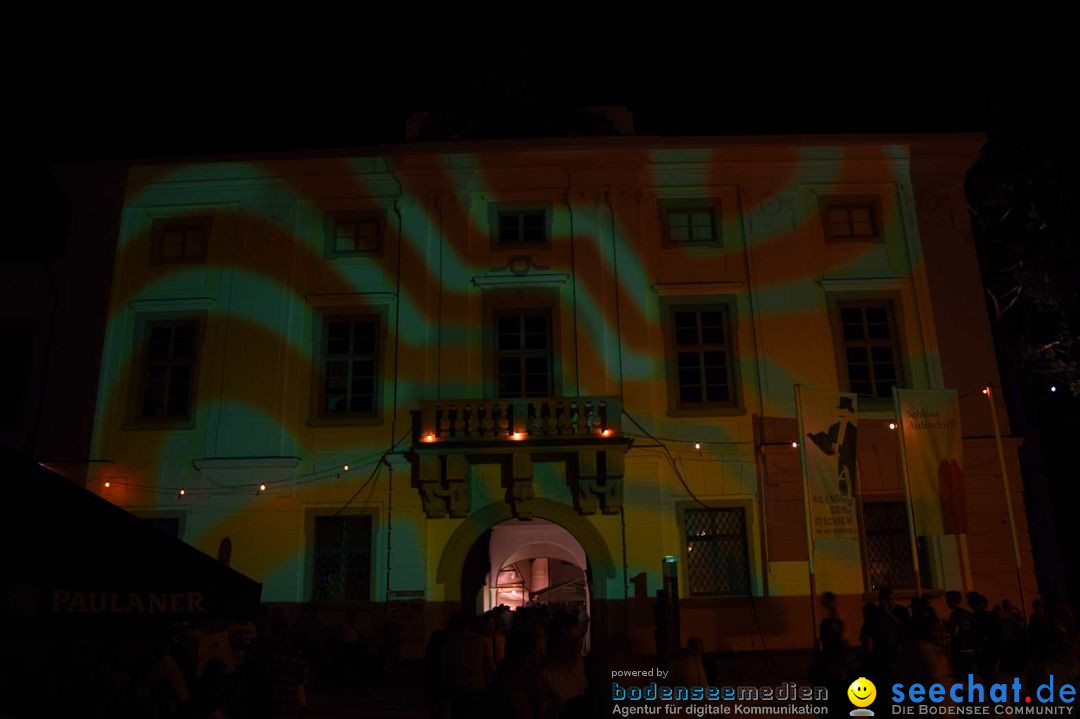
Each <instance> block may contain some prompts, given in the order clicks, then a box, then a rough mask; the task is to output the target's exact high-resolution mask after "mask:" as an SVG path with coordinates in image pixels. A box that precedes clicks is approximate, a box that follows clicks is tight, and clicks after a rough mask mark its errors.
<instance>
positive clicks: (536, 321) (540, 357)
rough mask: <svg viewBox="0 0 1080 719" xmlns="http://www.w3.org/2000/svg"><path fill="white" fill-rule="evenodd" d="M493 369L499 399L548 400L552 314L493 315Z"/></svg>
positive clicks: (531, 311)
mask: <svg viewBox="0 0 1080 719" xmlns="http://www.w3.org/2000/svg"><path fill="white" fill-rule="evenodd" d="M495 368H496V372H497V375H498V383H499V384H498V389H499V397H500V398H502V397H507V398H510V397H550V396H551V395H552V393H553V387H552V377H551V368H552V348H551V315H550V313H549V312H548V311H547V310H522V311H516V312H500V313H497V314H496V315H495Z"/></svg>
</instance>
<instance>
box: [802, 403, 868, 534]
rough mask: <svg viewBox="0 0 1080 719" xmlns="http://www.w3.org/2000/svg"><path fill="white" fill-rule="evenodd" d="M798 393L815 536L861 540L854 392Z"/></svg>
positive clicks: (804, 461)
mask: <svg viewBox="0 0 1080 719" xmlns="http://www.w3.org/2000/svg"><path fill="white" fill-rule="evenodd" d="M796 397H797V398H798V402H797V407H796V411H797V412H798V413H799V427H800V428H801V430H802V432H803V437H802V439H801V440H800V442H799V444H800V446H801V447H802V453H803V464H804V466H805V468H806V478H805V479H806V482H807V489H808V491H807V494H808V496H809V498H810V508H809V509H810V511H809V515H810V526H811V529H812V531H813V536H814V539H858V538H859V528H858V525H857V523H856V520H855V517H856V514H855V447H856V439H857V436H858V426H857V424H858V423H857V414H856V396H855V395H853V394H848V393H843V392H830V391H821V390H808V389H801V388H800V390H799V391H798V392H797V393H796Z"/></svg>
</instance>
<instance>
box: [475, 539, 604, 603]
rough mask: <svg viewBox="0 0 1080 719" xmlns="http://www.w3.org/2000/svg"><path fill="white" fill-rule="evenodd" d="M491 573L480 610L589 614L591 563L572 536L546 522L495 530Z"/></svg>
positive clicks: (491, 545)
mask: <svg viewBox="0 0 1080 719" xmlns="http://www.w3.org/2000/svg"><path fill="white" fill-rule="evenodd" d="M488 556H489V560H490V565H489V566H490V570H489V572H488V575H487V577H486V579H485V582H484V586H483V588H482V589H481V591H480V597H478V600H479V601H478V605H479V606H477V609H478V610H482V611H488V610H490V609H493V608H495V607H497V606H499V605H500V604H505V605H506V606H508V607H509V608H510V609H511V610H516V609H518V608H520V607H524V606H528V605H529V604H530V603H542V604H550V605H555V606H559V607H560V608H562V609H565V610H568V611H576V612H578V613H580V614H582V615H586V616H587V615H588V613H589V598H590V597H589V581H588V560H587V558H586V556H585V550H584V549H583V548H582V547H581V544H579V543H578V541H577V539H575V538H574V535H572V534H570V532H568V531H567V530H566V529H564V528H562V527H561V526H559V525H558V524H555V523H554V522H549V521H547V520H544V519H533V520H530V521H522V520H517V519H511V520H508V521H505V522H502V523H500V524H497V525H495V526H494V527H493V528H492V530H491V541H490V544H489V546H488Z"/></svg>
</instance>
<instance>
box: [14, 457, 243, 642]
mask: <svg viewBox="0 0 1080 719" xmlns="http://www.w3.org/2000/svg"><path fill="white" fill-rule="evenodd" d="M0 583H2V586H3V589H4V591H3V594H2V595H0V617H2V618H0V630H2V631H3V632H5V633H12V634H24V635H25V634H39V633H53V632H60V633H64V634H68V635H71V634H84V633H85V634H97V633H101V632H105V633H114V632H123V633H126V632H140V633H141V632H143V631H149V630H152V629H155V628H162V627H167V626H169V625H172V624H175V623H177V622H205V621H214V620H229V619H250V618H253V617H254V616H255V614H256V612H257V610H258V606H259V602H260V597H261V594H262V585H261V584H259V583H258V582H255V581H254V580H252V579H250V578H248V577H246V576H244V575H243V574H241V573H239V572H237V571H235V570H233V569H230V568H229V567H227V566H226V565H225V564H223V563H222V562H220V561H218V560H217V559H214V558H212V557H210V556H209V555H207V554H204V553H203V552H201V551H199V550H198V549H195V548H194V547H192V546H190V545H188V544H185V543H184V542H182V541H180V540H177V539H174V538H173V537H170V536H169V535H167V534H165V533H164V532H161V531H160V530H158V529H156V528H155V527H153V526H151V525H149V524H147V523H146V522H144V521H143V520H141V519H139V518H138V517H136V516H134V515H132V514H131V513H129V512H127V511H125V510H124V509H121V508H120V507H117V506H116V505H114V504H112V503H111V502H108V501H107V500H105V499H102V498H101V497H99V496H97V495H96V494H94V493H92V492H89V491H87V490H86V489H84V488H82V487H80V486H78V485H77V484H75V483H74V482H72V481H70V480H68V479H66V478H64V477H62V476H60V475H58V474H55V473H54V472H51V471H49V470H48V469H46V468H44V467H42V466H40V465H38V464H37V463H34V462H31V461H28V460H26V459H25V458H22V457H19V456H16V455H4V456H3V464H2V465H0Z"/></svg>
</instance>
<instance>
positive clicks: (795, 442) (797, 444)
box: [791, 440, 799, 449]
mask: <svg viewBox="0 0 1080 719" xmlns="http://www.w3.org/2000/svg"><path fill="white" fill-rule="evenodd" d="M791 448H792V449H798V448H799V443H798V442H797V441H795V440H792V441H791Z"/></svg>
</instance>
